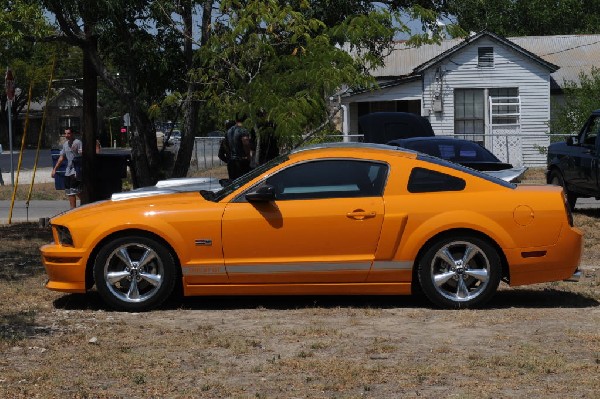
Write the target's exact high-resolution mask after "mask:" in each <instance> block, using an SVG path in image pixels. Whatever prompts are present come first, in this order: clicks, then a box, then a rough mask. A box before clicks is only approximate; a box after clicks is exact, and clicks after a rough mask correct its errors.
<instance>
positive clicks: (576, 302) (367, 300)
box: [54, 288, 600, 311]
mask: <svg viewBox="0 0 600 399" xmlns="http://www.w3.org/2000/svg"><path fill="white" fill-rule="evenodd" d="M599 305H600V302H598V301H597V300H595V299H593V298H590V297H588V296H586V295H582V294H579V293H575V292H569V291H561V290H555V289H544V290H539V289H537V290H535V289H523V288H521V289H506V290H501V291H499V292H498V293H496V295H495V296H494V297H493V298H492V300H491V301H490V302H488V303H487V305H485V306H484V309H506V308H587V307H596V306H599ZM54 306H55V307H56V308H58V309H65V310H75V309H77V310H107V311H110V308H109V307H108V306H107V305H106V304H105V303H104V302H103V301H102V298H100V296H99V295H98V293H97V292H96V291H90V292H89V293H87V294H66V295H64V296H62V297H60V298H58V299H56V300H55V301H54ZM340 307H341V308H358V309H360V308H364V309H369V308H378V309H392V308H422V309H435V307H434V306H432V305H431V303H430V302H429V301H428V300H427V299H426V298H425V297H424V296H423V295H410V296H370V295H369V296H356V295H352V296H350V295H332V296H312V295H311V296H304V295H301V296H207V297H201V296H198V297H185V298H182V297H179V296H177V297H175V298H171V299H169V300H168V301H167V302H166V303H165V304H164V305H162V306H160V307H159V309H160V310H178V309H181V310H235V309H259V308H262V309H274V310H286V309H305V308H326V309H327V308H340Z"/></svg>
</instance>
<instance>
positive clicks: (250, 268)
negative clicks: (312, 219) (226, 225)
mask: <svg viewBox="0 0 600 399" xmlns="http://www.w3.org/2000/svg"><path fill="white" fill-rule="evenodd" d="M370 268H371V262H352V263H286V264H269V265H228V266H227V272H229V273H232V274H233V273H244V274H248V273H250V274H270V273H290V272H333V271H368V270H369V269H370Z"/></svg>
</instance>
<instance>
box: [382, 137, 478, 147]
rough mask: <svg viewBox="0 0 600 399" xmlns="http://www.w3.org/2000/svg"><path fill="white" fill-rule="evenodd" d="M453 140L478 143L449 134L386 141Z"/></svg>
mask: <svg viewBox="0 0 600 399" xmlns="http://www.w3.org/2000/svg"><path fill="white" fill-rule="evenodd" d="M448 140H449V141H454V142H460V143H469V144H475V145H478V144H477V143H476V142H474V141H471V140H466V139H459V138H456V137H451V136H435V137H410V138H406V139H396V140H391V141H389V142H388V143H400V142H402V143H414V142H417V141H439V142H443V141H448Z"/></svg>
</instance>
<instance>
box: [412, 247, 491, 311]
mask: <svg viewBox="0 0 600 399" xmlns="http://www.w3.org/2000/svg"><path fill="white" fill-rule="evenodd" d="M501 271H502V266H501V261H500V256H499V255H498V252H497V250H496V249H495V248H494V247H493V246H491V245H490V244H489V243H488V242H487V241H484V240H482V239H480V238H478V237H475V236H473V235H460V236H456V237H445V238H440V239H438V240H437V241H435V242H434V243H433V244H432V245H431V246H430V247H429V248H428V249H427V251H426V252H425V254H424V256H423V257H422V259H421V261H420V262H419V269H418V275H419V282H420V284H421V288H422V289H423V292H424V293H425V295H426V296H427V298H429V300H430V301H431V302H433V304H435V305H436V306H439V307H441V308H447V309H458V308H474V307H478V306H481V305H483V304H484V303H485V302H487V301H488V300H489V299H490V298H491V297H492V296H493V295H494V294H495V292H496V290H497V289H498V284H500V278H501Z"/></svg>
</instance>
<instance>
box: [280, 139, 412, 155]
mask: <svg viewBox="0 0 600 399" xmlns="http://www.w3.org/2000/svg"><path fill="white" fill-rule="evenodd" d="M325 149H329V150H336V149H337V150H350V151H352V150H356V151H365V150H369V151H376V152H377V151H382V152H388V153H390V152H393V153H394V154H396V155H400V156H407V157H410V158H414V157H416V156H417V152H416V151H413V150H409V149H406V148H401V147H396V146H391V145H387V144H375V143H357V142H347V143H344V142H335V143H318V144H309V145H307V146H303V147H298V148H295V149H293V150H292V151H290V154H298V153H302V152H305V151H315V150H325Z"/></svg>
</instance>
